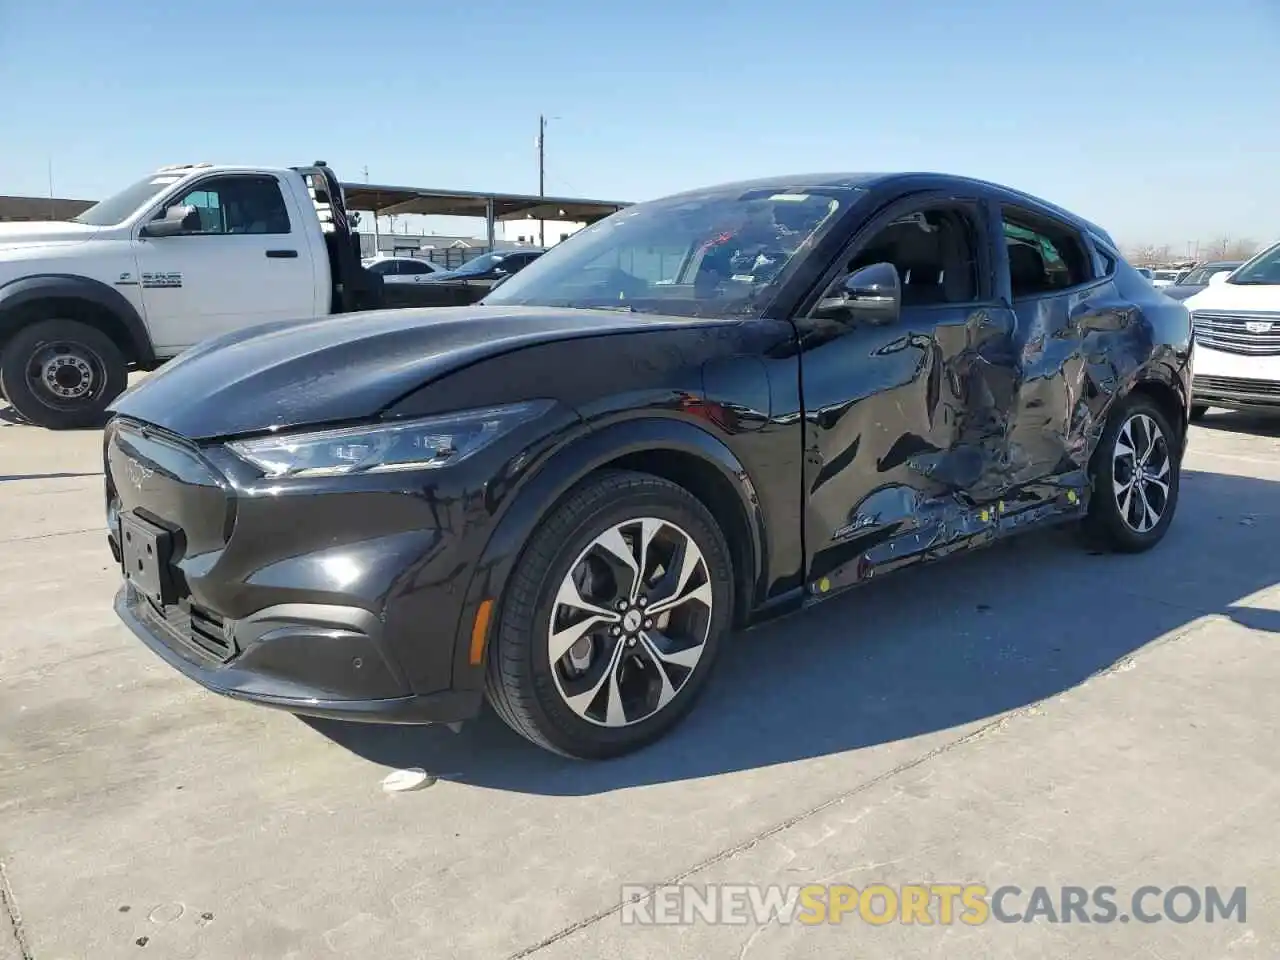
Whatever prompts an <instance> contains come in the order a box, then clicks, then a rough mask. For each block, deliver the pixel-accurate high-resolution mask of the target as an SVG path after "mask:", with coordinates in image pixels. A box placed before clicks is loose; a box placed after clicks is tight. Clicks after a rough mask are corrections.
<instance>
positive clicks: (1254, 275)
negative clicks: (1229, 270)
mask: <svg viewBox="0 0 1280 960" xmlns="http://www.w3.org/2000/svg"><path fill="white" fill-rule="evenodd" d="M1227 282H1228V283H1231V284H1241V285H1246V286H1276V285H1277V284H1280V243H1277V244H1276V245H1275V246H1272V247H1268V248H1267V249H1266V250H1263V251H1262V252H1261V253H1260V254H1258V255H1257V256H1256V257H1254V258H1253V259H1252V260H1250V261H1249V262H1247V263H1246V264H1245V265H1244V266H1243V267H1241V268H1240V269H1239V270H1237V271H1236V272H1235V273H1233V274H1232V275H1231V279H1230V280H1228V281H1227Z"/></svg>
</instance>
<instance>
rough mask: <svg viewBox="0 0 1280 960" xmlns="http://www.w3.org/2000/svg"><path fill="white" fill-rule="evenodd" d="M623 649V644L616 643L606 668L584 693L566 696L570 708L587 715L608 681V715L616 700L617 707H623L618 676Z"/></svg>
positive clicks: (611, 712) (579, 714)
mask: <svg viewBox="0 0 1280 960" xmlns="http://www.w3.org/2000/svg"><path fill="white" fill-rule="evenodd" d="M622 650H623V646H622V644H621V643H617V644H614V647H613V650H612V651H611V652H610V654H609V662H608V664H606V665H605V668H604V670H602V671H601V673H600V676H599V677H598V678H597V679H596V682H595V683H594V684H592V685H591V688H590V689H589V690H587V691H586V692H584V693H579V694H577V695H576V696H572V697H565V703H567V704H568V705H569V709H571V710H572V711H573V712H574V713H576V714H578V716H580V717H585V716H586V715H587V711H588V710H589V709H590V708H591V704H592V703H593V702H594V701H595V699H596V697H597V696H598V695H599V694H600V690H601V688H602V687H603V686H604V685H605V684H606V683H607V684H609V693H608V697H609V705H608V707H607V708H606V710H607V713H606V716H608V715H611V714H613V712H614V709H615V708H614V705H613V704H614V702H615V701H616V702H617V703H618V707H617V709H618V710H621V709H622V698H621V696H620V695H618V676H617V674H618V664H619V663H621V662H622Z"/></svg>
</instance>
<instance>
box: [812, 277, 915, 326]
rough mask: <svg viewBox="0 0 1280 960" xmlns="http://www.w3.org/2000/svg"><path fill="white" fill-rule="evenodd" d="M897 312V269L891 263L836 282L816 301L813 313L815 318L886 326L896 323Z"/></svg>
mask: <svg viewBox="0 0 1280 960" xmlns="http://www.w3.org/2000/svg"><path fill="white" fill-rule="evenodd" d="M901 311H902V285H901V281H900V280H899V279H898V268H897V267H895V266H894V265H893V264H891V263H873V264H871V266H869V267H862V268H861V269H858V270H855V271H854V272H853V273H851V274H849V275H848V276H847V277H845V278H844V279H843V280H840V281H838V282H837V283H836V284H835V285H834V286H833V287H832V288H831V289H830V290H828V291H827V295H826V296H824V297H823V298H822V299H821V300H819V301H818V306H817V308H816V310H815V311H814V312H815V314H816V315H817V316H819V317H831V318H835V319H845V320H850V321H855V322H856V321H863V322H865V323H869V324H872V325H874V326H887V325H888V324H891V323H896V322H897V320H898V316H899V314H900V313H901Z"/></svg>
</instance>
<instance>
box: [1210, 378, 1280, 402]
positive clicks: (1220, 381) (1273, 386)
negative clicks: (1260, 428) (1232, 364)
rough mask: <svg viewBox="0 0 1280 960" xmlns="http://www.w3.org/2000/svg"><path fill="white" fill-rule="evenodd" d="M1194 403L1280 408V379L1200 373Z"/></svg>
mask: <svg viewBox="0 0 1280 960" xmlns="http://www.w3.org/2000/svg"><path fill="white" fill-rule="evenodd" d="M1191 397H1192V403H1194V404H1202V405H1204V406H1207V407H1225V408H1227V409H1230V410H1274V409H1280V382H1275V381H1269V380H1250V379H1246V378H1242V377H1217V376H1209V375H1197V376H1196V377H1195V379H1194V380H1193V381H1192V385H1191Z"/></svg>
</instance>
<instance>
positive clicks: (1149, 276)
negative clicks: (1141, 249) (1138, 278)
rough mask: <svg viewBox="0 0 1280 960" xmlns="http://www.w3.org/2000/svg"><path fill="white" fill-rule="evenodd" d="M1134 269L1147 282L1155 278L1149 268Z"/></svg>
mask: <svg viewBox="0 0 1280 960" xmlns="http://www.w3.org/2000/svg"><path fill="white" fill-rule="evenodd" d="M1136 269H1137V271H1138V273H1140V274H1142V276H1143V277H1144V278H1145V279H1147V280H1154V279H1155V278H1156V275H1155V273H1154V271H1152V269H1151V268H1150V267H1137V268H1136Z"/></svg>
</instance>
